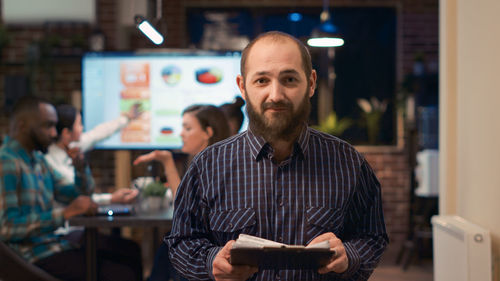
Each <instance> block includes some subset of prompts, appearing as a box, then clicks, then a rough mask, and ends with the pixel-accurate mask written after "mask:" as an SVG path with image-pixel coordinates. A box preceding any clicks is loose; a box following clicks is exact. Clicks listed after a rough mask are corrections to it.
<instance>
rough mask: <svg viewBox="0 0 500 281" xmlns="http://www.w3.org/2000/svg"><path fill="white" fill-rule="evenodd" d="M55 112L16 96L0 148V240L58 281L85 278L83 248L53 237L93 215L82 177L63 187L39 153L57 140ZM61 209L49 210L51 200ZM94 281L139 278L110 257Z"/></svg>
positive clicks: (46, 105) (47, 105)
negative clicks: (78, 219)
mask: <svg viewBox="0 0 500 281" xmlns="http://www.w3.org/2000/svg"><path fill="white" fill-rule="evenodd" d="M56 124H57V114H56V111H55V108H54V107H53V106H52V105H51V104H50V103H48V102H46V101H44V100H41V99H39V98H36V97H24V98H21V99H20V100H19V101H18V102H17V103H16V105H15V107H14V110H13V113H12V116H11V118H10V124H9V125H10V128H9V134H8V135H7V136H5V138H4V141H3V144H2V146H1V147H0V239H1V240H2V241H3V242H4V243H6V244H7V245H8V246H10V247H11V248H13V249H14V250H15V251H16V252H18V253H19V255H20V256H21V257H23V258H24V259H25V260H27V261H28V262H31V263H34V264H35V265H37V266H39V267H41V268H42V269H44V270H45V271H47V272H48V273H50V274H52V275H53V276H55V277H57V278H60V279H62V280H83V279H84V278H85V249H83V248H78V247H75V245H74V244H72V243H71V242H69V241H67V240H65V239H64V237H63V236H61V235H57V234H55V233H54V230H55V229H56V228H57V227H59V226H62V225H63V222H64V220H67V219H68V218H70V217H73V216H77V215H83V214H91V213H93V212H95V209H96V204H95V203H94V202H93V201H92V200H91V198H90V197H89V196H86V195H82V194H85V192H86V190H88V186H87V184H88V181H86V180H85V175H83V174H80V173H75V181H74V182H75V184H76V185H73V184H68V183H67V182H65V180H64V179H63V178H62V177H61V175H60V174H59V173H57V172H56V171H54V170H53V169H52V168H51V167H50V166H49V165H48V164H47V162H46V161H45V159H44V157H43V155H42V153H44V152H46V151H47V149H48V147H49V145H50V144H51V143H52V142H53V141H54V139H55V138H56V136H57V132H56ZM56 200H57V201H59V202H62V203H64V204H66V205H67V206H66V207H54V202H55V201H56ZM98 268H99V280H141V279H142V276H141V278H137V277H138V274H140V272H137V271H134V268H133V267H130V266H129V265H128V264H127V263H124V262H123V261H122V260H120V258H118V259H116V258H114V257H113V256H112V255H109V256H106V257H103V258H102V259H101V261H100V264H99V267H98Z"/></svg>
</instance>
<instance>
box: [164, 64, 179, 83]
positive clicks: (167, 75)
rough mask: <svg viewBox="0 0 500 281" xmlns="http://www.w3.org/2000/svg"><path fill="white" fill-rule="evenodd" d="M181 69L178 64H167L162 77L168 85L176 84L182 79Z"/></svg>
mask: <svg viewBox="0 0 500 281" xmlns="http://www.w3.org/2000/svg"><path fill="white" fill-rule="evenodd" d="M181 76H182V75H181V69H180V68H179V67H178V66H176V65H169V66H165V67H164V68H163V69H162V71H161V77H162V78H163V81H165V83H166V84H167V85H170V86H174V85H175V84H177V83H179V81H180V80H181Z"/></svg>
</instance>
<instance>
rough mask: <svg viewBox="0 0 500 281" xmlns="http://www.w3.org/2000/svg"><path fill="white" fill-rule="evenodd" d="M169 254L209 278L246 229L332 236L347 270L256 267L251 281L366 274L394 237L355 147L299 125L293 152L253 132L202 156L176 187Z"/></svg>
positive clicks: (192, 274) (191, 273)
mask: <svg viewBox="0 0 500 281" xmlns="http://www.w3.org/2000/svg"><path fill="white" fill-rule="evenodd" d="M175 205H176V210H175V213H174V222H173V227H172V231H171V234H170V235H169V236H167V237H165V241H166V242H167V243H168V245H169V247H170V259H171V262H172V263H173V265H174V266H175V267H176V269H177V270H179V271H180V272H181V274H183V275H184V276H185V277H187V278H188V279H190V280H207V279H213V275H212V269H213V268H212V263H213V260H214V258H215V256H216V254H217V253H218V252H219V251H220V249H221V248H222V247H223V246H224V245H225V244H226V243H227V242H228V241H229V240H234V239H236V238H237V237H238V235H239V234H240V233H245V234H250V235H254V236H258V237H262V238H265V239H269V240H273V241H278V242H282V243H286V244H293V245H307V244H308V243H309V242H310V241H311V240H313V239H314V238H315V237H317V236H319V235H321V234H323V233H327V232H332V233H334V234H335V235H336V236H337V237H339V239H341V240H342V242H343V244H344V247H345V249H346V253H347V257H348V259H349V267H348V269H347V271H346V272H344V273H342V274H336V273H329V274H324V275H321V274H318V273H317V272H316V271H314V270H260V271H259V272H258V273H256V274H255V275H253V276H252V277H251V278H250V279H251V280H277V279H281V280H366V279H368V277H369V276H370V274H371V272H372V271H373V269H374V268H375V267H376V265H377V263H378V261H379V259H380V256H381V255H382V252H383V251H384V249H385V246H386V245H387V242H388V238H387V235H386V231H385V223H384V218H383V214H382V205H381V192H380V184H379V182H378V180H377V179H376V177H375V175H374V173H373V171H372V169H371V168H370V166H369V165H368V163H367V162H366V160H365V159H364V158H363V157H362V156H361V155H360V153H358V152H357V151H356V150H355V149H354V148H353V147H352V146H351V145H349V144H347V143H346V142H344V141H341V140H340V139H338V138H336V137H333V136H330V135H326V134H323V133H321V132H318V131H316V130H314V129H311V128H307V129H304V130H302V132H301V134H300V136H299V137H298V139H297V140H296V142H295V144H294V148H293V151H292V154H291V155H290V157H288V158H287V159H286V160H284V161H283V162H281V163H275V161H273V148H272V147H271V146H270V145H269V143H267V142H266V141H265V140H264V139H263V138H262V137H260V136H257V135H254V134H253V133H252V132H251V131H250V130H248V131H246V132H243V133H241V134H239V135H236V136H234V137H232V138H229V139H226V140H224V141H222V142H219V143H217V144H215V145H212V146H210V147H209V148H207V149H205V150H204V151H203V152H201V153H200V154H199V155H197V156H196V157H195V158H194V159H193V162H192V163H191V166H190V167H189V169H188V171H187V173H186V175H185V176H184V178H183V180H182V182H181V184H180V186H179V190H178V195H177V198H176V201H175Z"/></svg>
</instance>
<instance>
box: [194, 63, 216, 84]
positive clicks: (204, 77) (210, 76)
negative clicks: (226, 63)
mask: <svg viewBox="0 0 500 281" xmlns="http://www.w3.org/2000/svg"><path fill="white" fill-rule="evenodd" d="M195 75H196V81H198V82H199V83H201V84H217V83H219V82H220V81H221V80H222V71H221V70H220V69H218V68H216V67H212V68H200V69H198V70H196V73H195Z"/></svg>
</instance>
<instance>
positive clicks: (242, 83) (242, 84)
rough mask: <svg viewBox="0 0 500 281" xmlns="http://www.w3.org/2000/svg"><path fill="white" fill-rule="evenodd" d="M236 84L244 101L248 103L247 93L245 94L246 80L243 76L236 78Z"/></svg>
mask: <svg viewBox="0 0 500 281" xmlns="http://www.w3.org/2000/svg"><path fill="white" fill-rule="evenodd" d="M236 84H237V85H238V88H239V89H240V93H241V96H242V97H243V99H244V100H245V101H246V100H247V98H246V93H245V78H244V77H243V76H241V75H238V76H236Z"/></svg>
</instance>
